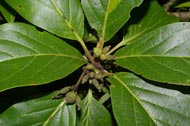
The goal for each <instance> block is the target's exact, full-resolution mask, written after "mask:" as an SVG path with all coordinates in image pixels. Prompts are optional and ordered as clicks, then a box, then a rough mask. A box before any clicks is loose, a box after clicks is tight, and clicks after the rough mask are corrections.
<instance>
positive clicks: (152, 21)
mask: <svg viewBox="0 0 190 126" xmlns="http://www.w3.org/2000/svg"><path fill="white" fill-rule="evenodd" d="M155 17H161V18H155ZM177 21H178V18H177V17H174V16H168V14H167V13H166V12H165V10H164V9H163V7H161V6H160V5H159V4H158V3H157V1H155V0H150V1H145V2H143V4H141V6H140V7H137V8H134V9H133V10H132V12H131V18H130V19H129V21H128V22H127V24H126V26H125V27H124V28H125V31H124V34H125V35H124V38H123V43H124V44H126V43H128V42H133V41H135V39H138V38H139V37H140V36H142V35H144V34H146V33H148V32H150V31H152V30H154V29H156V28H158V27H161V26H163V25H166V24H169V23H173V22H177Z"/></svg>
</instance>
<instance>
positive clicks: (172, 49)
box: [115, 23, 190, 85]
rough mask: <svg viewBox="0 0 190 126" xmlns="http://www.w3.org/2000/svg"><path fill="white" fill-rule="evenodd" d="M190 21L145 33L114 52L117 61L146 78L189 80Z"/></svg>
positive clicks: (173, 82) (168, 81)
mask: <svg viewBox="0 0 190 126" xmlns="http://www.w3.org/2000/svg"><path fill="white" fill-rule="evenodd" d="M189 34H190V23H174V24H170V25H166V26H163V27H160V28H157V29H155V30H153V31H152V32H149V33H147V34H144V35H142V36H141V37H139V38H138V39H136V40H134V41H135V42H133V43H131V44H128V45H126V46H125V47H123V48H122V49H120V50H118V51H117V52H116V54H115V56H116V57H117V58H116V64H118V65H120V66H122V67H125V68H127V69H129V70H131V71H133V72H135V73H137V74H139V75H142V76H143V77H145V78H147V79H151V80H154V81H159V82H166V83H172V84H179V85H189V84H190V42H189V39H190V36H189Z"/></svg>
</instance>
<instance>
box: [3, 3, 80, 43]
mask: <svg viewBox="0 0 190 126" xmlns="http://www.w3.org/2000/svg"><path fill="white" fill-rule="evenodd" d="M6 2H7V3H8V4H9V5H10V6H11V7H13V8H14V9H15V10H16V11H17V12H18V13H19V14H20V15H21V16H23V17H24V18H25V19H27V20H28V21H29V22H31V23H33V24H35V25H37V26H39V27H41V28H43V29H45V30H47V31H49V32H51V33H53V34H56V35H58V36H61V37H64V38H68V39H74V40H78V39H79V38H82V37H83V32H84V15H83V12H82V9H81V6H80V2H79V0H27V1H26V0H14V1H12V0H6ZM28 5H30V6H28Z"/></svg>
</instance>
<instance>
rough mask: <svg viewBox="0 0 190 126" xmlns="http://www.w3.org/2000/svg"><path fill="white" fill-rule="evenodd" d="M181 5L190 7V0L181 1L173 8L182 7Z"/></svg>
mask: <svg viewBox="0 0 190 126" xmlns="http://www.w3.org/2000/svg"><path fill="white" fill-rule="evenodd" d="M183 7H190V1H187V2H183V3H181V4H179V5H177V6H176V7H175V8H183Z"/></svg>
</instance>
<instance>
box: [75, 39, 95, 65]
mask: <svg viewBox="0 0 190 126" xmlns="http://www.w3.org/2000/svg"><path fill="white" fill-rule="evenodd" d="M78 41H79V42H80V44H81V46H82V48H83V50H84V52H85V54H86V56H87V57H88V59H89V60H90V62H91V63H94V58H93V57H92V55H91V54H90V52H89V50H88V48H87V47H86V45H85V43H84V41H83V40H82V39H81V38H80V37H79V38H78Z"/></svg>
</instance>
